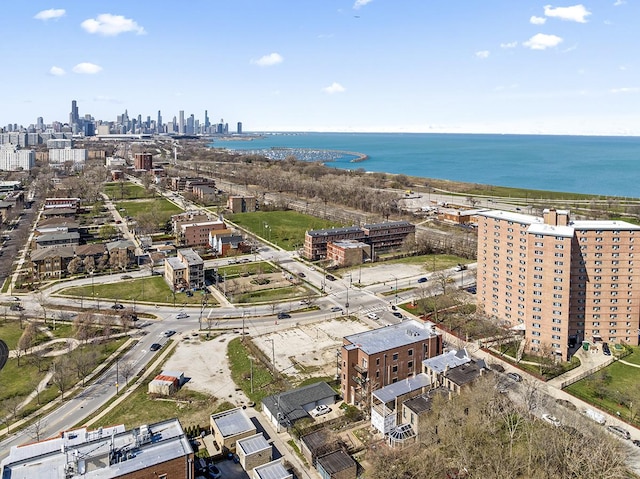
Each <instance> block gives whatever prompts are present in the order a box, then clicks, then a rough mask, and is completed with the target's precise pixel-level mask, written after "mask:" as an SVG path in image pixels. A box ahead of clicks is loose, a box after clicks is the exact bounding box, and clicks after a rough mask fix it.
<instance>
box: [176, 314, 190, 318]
mask: <svg viewBox="0 0 640 479" xmlns="http://www.w3.org/2000/svg"><path fill="white" fill-rule="evenodd" d="M188 317H189V315H188V314H187V313H178V314H176V319H185V318H188Z"/></svg>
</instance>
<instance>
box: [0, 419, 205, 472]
mask: <svg viewBox="0 0 640 479" xmlns="http://www.w3.org/2000/svg"><path fill="white" fill-rule="evenodd" d="M188 454H193V449H192V448H191V445H190V444H189V441H188V439H187V438H186V436H185V434H184V431H183V430H182V426H181V425H180V422H179V421H178V420H177V419H171V420H168V421H163V422H159V423H156V424H151V425H149V426H140V427H139V428H136V429H132V430H130V431H125V429H124V426H122V425H120V426H116V427H113V428H104V429H102V428H101V429H98V430H97V431H87V430H86V429H84V428H83V429H78V430H75V431H66V432H64V433H63V434H62V436H61V437H57V438H54V439H49V440H45V441H41V442H37V443H34V444H27V445H23V446H14V447H12V448H11V452H10V454H9V456H8V457H7V458H6V459H5V460H4V461H2V478H3V479H33V478H38V479H59V478H61V477H63V478H64V477H68V478H76V477H78V478H79V477H83V478H90V479H109V478H116V477H121V476H124V475H129V474H134V473H135V472H136V471H140V470H143V469H146V468H150V467H153V466H154V465H156V464H159V463H162V462H166V461H170V460H173V459H176V458H180V457H185V456H186V455H188Z"/></svg>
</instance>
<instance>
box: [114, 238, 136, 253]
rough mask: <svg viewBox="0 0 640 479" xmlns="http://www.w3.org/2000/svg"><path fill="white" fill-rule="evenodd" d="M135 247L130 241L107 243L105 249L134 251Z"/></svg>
mask: <svg viewBox="0 0 640 479" xmlns="http://www.w3.org/2000/svg"><path fill="white" fill-rule="evenodd" d="M135 248H136V245H135V244H133V242H132V241H131V240H118V241H112V242H110V243H107V249H108V250H109V251H111V250H113V249H135Z"/></svg>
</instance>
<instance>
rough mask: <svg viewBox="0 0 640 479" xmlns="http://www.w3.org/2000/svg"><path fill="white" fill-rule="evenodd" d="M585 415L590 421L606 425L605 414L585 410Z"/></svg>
mask: <svg viewBox="0 0 640 479" xmlns="http://www.w3.org/2000/svg"><path fill="white" fill-rule="evenodd" d="M584 414H585V416H587V417H588V418H589V419H592V420H594V421H595V422H597V423H598V424H602V425H604V423H605V422H607V420H606V418H605V417H604V414H601V413H599V412H597V411H594V410H593V409H585V410H584Z"/></svg>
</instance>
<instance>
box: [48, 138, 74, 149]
mask: <svg viewBox="0 0 640 479" xmlns="http://www.w3.org/2000/svg"><path fill="white" fill-rule="evenodd" d="M72 142H73V140H72V139H71V138H51V139H49V140H47V148H49V149H51V148H71V147H72V146H73V143H72Z"/></svg>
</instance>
